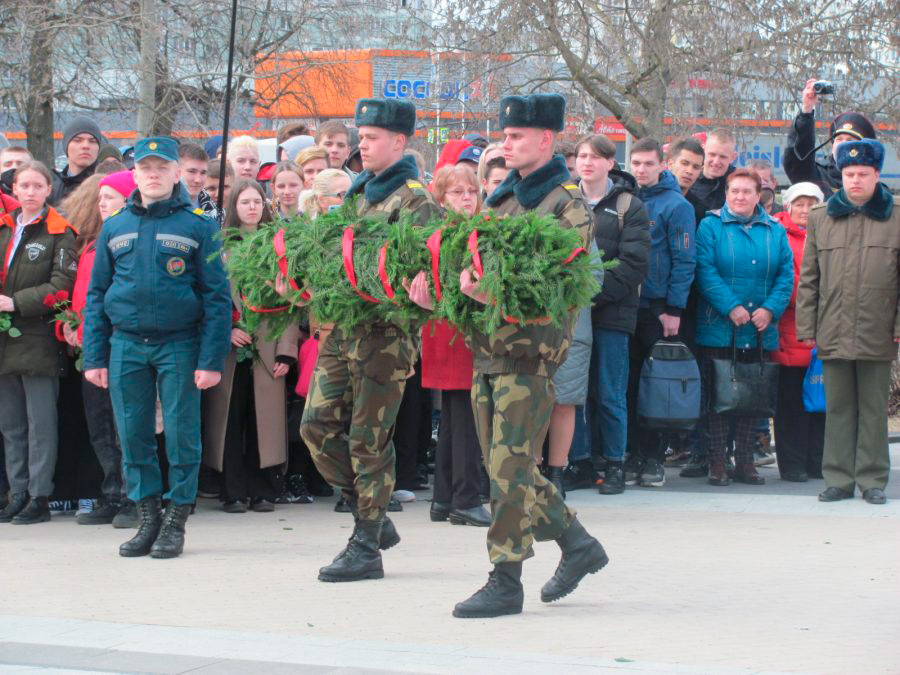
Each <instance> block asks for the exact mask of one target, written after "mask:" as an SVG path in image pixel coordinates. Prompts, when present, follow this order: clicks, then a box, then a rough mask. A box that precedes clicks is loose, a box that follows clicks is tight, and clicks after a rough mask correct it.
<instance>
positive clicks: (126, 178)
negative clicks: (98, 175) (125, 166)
mask: <svg viewBox="0 0 900 675" xmlns="http://www.w3.org/2000/svg"><path fill="white" fill-rule="evenodd" d="M104 185H108V186H109V187H111V188H112V189H113V190H115V191H116V192H118V193H119V194H120V195H122V196H123V197H125V199H128V198H129V197H130V196H131V193H132V192H134V190H135V188H137V184H135V182H134V174H133V173H131V171H116V172H115V173H111V174H109V175H107V176H104V177H103V180H101V181H100V187H103V186H104Z"/></svg>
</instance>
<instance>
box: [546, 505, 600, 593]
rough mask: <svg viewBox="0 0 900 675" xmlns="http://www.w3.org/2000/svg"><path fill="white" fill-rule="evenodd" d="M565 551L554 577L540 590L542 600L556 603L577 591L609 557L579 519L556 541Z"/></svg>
mask: <svg viewBox="0 0 900 675" xmlns="http://www.w3.org/2000/svg"><path fill="white" fill-rule="evenodd" d="M556 543H557V544H559V547H560V548H561V549H562V558H561V559H560V561H559V565H558V566H557V567H556V572H555V573H554V574H553V577H552V578H551V579H550V581H548V582H547V583H546V584H544V587H543V588H542V589H541V601H542V602H553V601H554V600H559V599H560V598H562V597H565V596H567V595H568V594H569V593H571V592H572V591H574V590H575V588H576V587H577V586H578V584H579V582H580V581H581V580H582V579H584V577H585V576H586V575H588V574H594V573H595V572H599V571H600V570H601V569H603V567H604V566H605V565H606V563H608V562H609V558H608V557H607V555H606V551H604V550H603V547H602V546H601V545H600V542H599V541H597V540H596V539H594V538H593V537H592V536H591V535H589V534H588V533H587V531H586V530H585V529H584V528H583V527H582V526H581V523H579V522H578V520H577V519H575V520H573V521H572V524H571V525H569V527H567V528H566V530H565V531H564V532H563V533H562V535H561V536H560V538H559V539H557V540H556Z"/></svg>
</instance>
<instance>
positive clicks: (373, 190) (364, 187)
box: [346, 155, 419, 204]
mask: <svg viewBox="0 0 900 675" xmlns="http://www.w3.org/2000/svg"><path fill="white" fill-rule="evenodd" d="M408 180H419V166H418V165H417V164H416V160H415V158H414V157H413V156H412V155H404V156H403V159H401V160H400V161H399V162H396V163H394V164H392V165H391V166H389V167H388V168H387V169H385V170H384V171H382V172H381V173H380V174H378V175H377V176H376V175H375V174H374V173H372V172H371V171H369V170H368V169H366V170H365V171H362V172H361V173H360V174H359V175H358V176H357V177H356V180H355V181H354V182H353V185H351V186H350V189H349V190H348V191H347V197H346V199H352V198H353V197H355V196H356V195H358V194H359V193H360V192H362V193H363V194H364V195H365V198H366V201H367V202H369V203H370V204H379V203H380V202H383V201H384V200H385V199H387V198H388V197H389V196H390V195H391V193H393V192H394V190H396V189H397V188H398V187H400V186H401V185H403V184H404V183H405V182H406V181H408Z"/></svg>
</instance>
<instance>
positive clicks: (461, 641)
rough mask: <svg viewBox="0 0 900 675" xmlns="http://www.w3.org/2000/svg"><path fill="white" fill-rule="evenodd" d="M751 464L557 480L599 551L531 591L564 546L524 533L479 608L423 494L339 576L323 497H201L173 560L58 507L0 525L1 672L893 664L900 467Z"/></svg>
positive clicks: (478, 551) (335, 529)
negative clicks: (548, 585)
mask: <svg viewBox="0 0 900 675" xmlns="http://www.w3.org/2000/svg"><path fill="white" fill-rule="evenodd" d="M898 450H900V448H898V447H897V446H895V447H894V451H893V452H892V459H893V462H894V466H900V451H898ZM760 471H761V473H762V474H763V475H764V476H765V477H766V479H767V484H766V485H765V486H763V487H749V486H739V485H733V486H731V487H729V488H714V487H711V486H709V485H707V484H706V483H705V481H703V480H696V479H681V478H678V476H677V470H673V469H670V470H669V476H668V483H667V485H666V486H665V487H664V488H661V489H640V488H634V489H629V490H628V491H627V492H626V493H625V494H624V495H621V496H614V497H601V496H599V495H598V494H597V493H596V492H595V491H592V490H590V491H589V490H583V491H577V492H572V493H571V494H570V495H569V502H570V503H571V504H572V505H574V506H575V508H577V509H578V512H579V514H580V515H579V517H580V519H581V520H582V522H583V523H584V524H585V526H586V527H587V528H588V530H589V531H591V532H592V533H594V534H596V535H597V536H598V538H600V539H601V541H602V542H603V544H604V546H606V548H607V550H608V552H609V555H610V558H611V562H610V564H609V565H608V566H607V568H606V569H604V570H603V571H602V572H600V573H599V574H596V575H593V576H590V577H588V578H587V579H586V580H585V581H584V582H583V584H582V586H581V587H579V589H578V590H577V591H576V592H575V593H574V594H573V595H571V596H569V597H567V598H565V599H563V600H561V601H559V602H557V603H554V604H552V605H545V604H543V603H541V602H540V600H539V597H538V594H539V590H540V587H541V585H542V584H543V582H544V581H545V580H546V579H547V578H549V576H550V575H551V574H552V573H553V570H554V568H555V565H556V563H557V561H558V558H559V551H558V549H557V547H556V546H555V544H553V543H542V544H539V545H537V547H536V555H535V557H534V558H533V559H532V560H529V561H528V562H527V563H526V565H525V572H524V574H523V581H524V584H525V591H526V601H525V611H524V613H523V614H521V615H519V616H514V617H506V618H500V619H493V620H472V619H470V620H460V619H454V618H453V617H451V615H450V612H451V610H452V608H453V605H454V603H456V602H458V601H459V600H462V599H464V598H465V597H467V596H468V595H469V594H471V593H472V592H473V591H475V590H477V588H479V587H480V586H481V585H482V584H483V583H484V581H485V580H486V577H487V572H488V569H489V566H488V561H487V555H486V550H485V544H484V536H485V530H483V529H476V528H471V527H459V526H453V525H450V524H449V523H431V522H430V521H429V520H428V507H429V502H428V501H427V499H428V496H429V495H428V493H418V497H419V501H418V502H416V503H413V504H408V505H406V507H405V510H404V512H403V513H397V514H392V517H394V519H395V521H396V523H397V528H398V530H399V531H400V534H401V536H402V537H403V542H402V543H401V544H400V545H399V546H397V547H396V548H394V549H392V550H390V551H388V552H386V553H385V554H384V565H385V572H386V575H385V578H384V579H383V580H380V581H366V582H359V583H352V584H325V583H320V582H318V581H317V580H316V572H317V570H318V568H319V567H320V566H321V565H323V564H325V563H327V562H329V561H330V560H331V558H332V557H333V556H334V555H335V554H336V553H337V552H338V550H339V549H340V547H341V546H342V545H343V543H344V540H345V539H346V537H348V536H349V534H350V531H351V527H352V519H351V517H350V516H349V515H347V514H338V513H334V512H333V510H332V507H333V502H334V500H333V499H329V500H325V499H321V500H317V502H316V503H315V504H312V505H303V506H301V505H294V506H282V507H279V508H278V509H277V510H276V511H275V512H274V513H268V514H261V513H247V514H237V515H230V514H225V513H223V512H222V511H221V510H219V509H218V508H217V502H214V501H212V500H201V502H200V505H199V506H198V509H197V513H196V515H195V516H193V517H192V518H191V519H190V520H189V521H188V536H187V545H186V552H185V554H184V556H182V557H181V558H178V559H175V560H153V559H150V558H141V559H124V558H120V557H119V556H118V554H117V547H118V545H119V543H121V542H122V541H123V540H124V539H125V538H127V537H128V536H129V532H128V531H120V530H114V529H112V528H111V527H108V526H106V527H81V526H77V525H76V524H75V523H74V522H73V518H72V517H71V516H69V517H66V516H59V517H56V516H54V519H53V521H52V522H50V523H48V524H42V525H37V526H29V527H16V526H11V525H0V583H2V589H0V674H6V673H33V672H34V673H36V672H55V673H68V672H78V673H85V672H104V673H105V672H141V673H185V672H190V673H295V672H304V673H305V672H311V673H345V672H423V673H439V672H464V673H538V672H540V673H588V672H592V673H602V672H621V673H775V672H791V673H835V674H837V673H840V674H842V675H845V674H848V673H865V674H867V675H868V674H870V673H900V475H898V474H900V471H897V470H895V471H894V472H893V480H892V483H891V485H889V489H888V497H889V499H890V501H889V502H888V504H887V505H885V506H871V505H869V504H866V503H865V502H863V501H862V499H860V498H859V497H857V498H856V499H854V500H852V501H849V502H842V503H836V504H821V503H819V502H818V501H817V500H816V498H815V495H816V494H817V492H818V491H819V490H820V489H821V488H822V482H821V481H811V482H809V483H806V484H791V483H785V482H782V481H780V480H778V478H777V471H776V470H774V468H771V467H766V468H763V469H761V470H760Z"/></svg>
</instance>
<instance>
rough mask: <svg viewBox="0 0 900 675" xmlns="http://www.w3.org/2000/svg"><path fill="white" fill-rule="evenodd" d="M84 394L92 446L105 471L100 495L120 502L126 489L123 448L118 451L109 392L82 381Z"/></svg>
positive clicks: (117, 439) (117, 438)
mask: <svg viewBox="0 0 900 675" xmlns="http://www.w3.org/2000/svg"><path fill="white" fill-rule="evenodd" d="M81 392H82V396H83V398H84V413H85V417H86V419H87V427H88V435H89V436H90V439H91V446H92V447H93V448H94V454H95V455H96V456H97V461H98V462H99V463H100V467H101V468H102V469H103V483H102V484H101V485H100V491H101V493H102V494H103V498H104V499H106V500H108V501H120V500H122V499H123V498H124V497H125V485H124V482H123V480H122V448H120V447H119V437H118V435H117V434H116V422H115V416H114V415H113V410H112V401H111V400H110V398H109V390H108V389H103V388H101V387H97V386H94V385H93V384H91V383H90V382H88V381H87V380H82V381H81Z"/></svg>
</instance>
